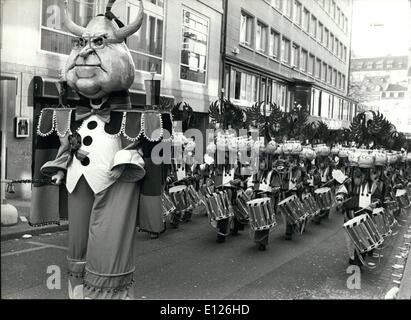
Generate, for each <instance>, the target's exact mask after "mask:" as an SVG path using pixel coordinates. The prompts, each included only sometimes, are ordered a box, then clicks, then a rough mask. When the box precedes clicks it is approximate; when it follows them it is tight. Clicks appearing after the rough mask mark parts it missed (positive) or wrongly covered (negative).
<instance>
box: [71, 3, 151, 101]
mask: <svg viewBox="0 0 411 320" xmlns="http://www.w3.org/2000/svg"><path fill="white" fill-rule="evenodd" d="M114 2H115V0H109V3H108V4H107V8H106V13H105V14H104V15H97V16H96V17H94V18H93V19H92V20H91V21H90V22H89V23H88V25H87V27H82V26H79V25H77V24H76V23H74V22H73V21H72V20H71V19H70V17H69V14H68V10H67V1H66V6H65V12H64V25H65V26H66V28H67V29H68V30H69V31H70V32H71V33H73V34H74V35H75V36H76V38H74V39H73V48H72V51H71V53H70V55H69V58H68V60H67V63H66V67H65V78H66V80H67V83H68V85H69V86H70V87H72V88H73V89H74V90H76V91H77V92H78V93H80V94H81V95H83V96H85V97H87V98H90V99H98V98H104V97H106V96H108V95H109V94H110V92H113V91H122V90H127V89H129V88H130V87H131V85H132V83H133V81H134V69H135V66H134V62H133V59H132V57H131V54H130V51H129V50H128V48H127V46H126V44H125V39H126V38H127V37H129V36H131V35H132V34H134V33H135V32H137V30H138V29H140V27H141V25H142V22H143V11H144V9H143V3H142V1H141V0H140V9H139V12H138V14H137V17H136V19H135V20H134V21H133V22H131V23H130V24H129V25H126V26H123V25H122V23H121V22H119V21H118V20H117V18H116V17H115V16H114V14H113V13H112V12H111V7H112V5H113V3H114ZM113 20H115V21H118V22H117V23H116V22H114V21H113ZM119 25H120V26H122V27H119Z"/></svg>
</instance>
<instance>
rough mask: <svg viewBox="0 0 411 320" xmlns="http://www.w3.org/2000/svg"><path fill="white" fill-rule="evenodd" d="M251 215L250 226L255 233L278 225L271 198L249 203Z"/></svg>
mask: <svg viewBox="0 0 411 320" xmlns="http://www.w3.org/2000/svg"><path fill="white" fill-rule="evenodd" d="M247 206H248V209H249V214H250V226H251V229H253V230H254V231H256V230H267V229H271V228H273V227H275V225H276V224H277V222H276V220H275V214H274V210H273V207H272V205H271V199H270V198H259V199H254V200H250V201H247Z"/></svg>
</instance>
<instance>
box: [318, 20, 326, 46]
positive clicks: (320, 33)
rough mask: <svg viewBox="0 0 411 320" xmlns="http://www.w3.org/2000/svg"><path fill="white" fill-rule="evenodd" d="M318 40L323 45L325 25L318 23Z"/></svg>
mask: <svg viewBox="0 0 411 320" xmlns="http://www.w3.org/2000/svg"><path fill="white" fill-rule="evenodd" d="M317 39H318V41H320V42H321V43H323V41H324V25H323V24H322V23H321V22H318V34H317Z"/></svg>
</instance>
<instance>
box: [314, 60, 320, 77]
mask: <svg viewBox="0 0 411 320" xmlns="http://www.w3.org/2000/svg"><path fill="white" fill-rule="evenodd" d="M315 77H316V78H318V79H320V78H321V60H320V59H316V61H315Z"/></svg>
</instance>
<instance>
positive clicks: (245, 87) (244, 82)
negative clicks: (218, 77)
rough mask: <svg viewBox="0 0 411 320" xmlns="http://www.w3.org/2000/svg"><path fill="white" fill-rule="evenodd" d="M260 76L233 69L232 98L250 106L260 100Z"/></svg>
mask: <svg viewBox="0 0 411 320" xmlns="http://www.w3.org/2000/svg"><path fill="white" fill-rule="evenodd" d="M258 80H259V78H258V77H256V76H255V75H252V74H250V73H247V72H243V71H239V70H236V69H232V70H231V83H230V98H231V99H235V100H238V102H239V103H240V104H241V105H245V106H250V105H251V104H253V103H255V102H256V101H257V100H258V88H259V81H258Z"/></svg>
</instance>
